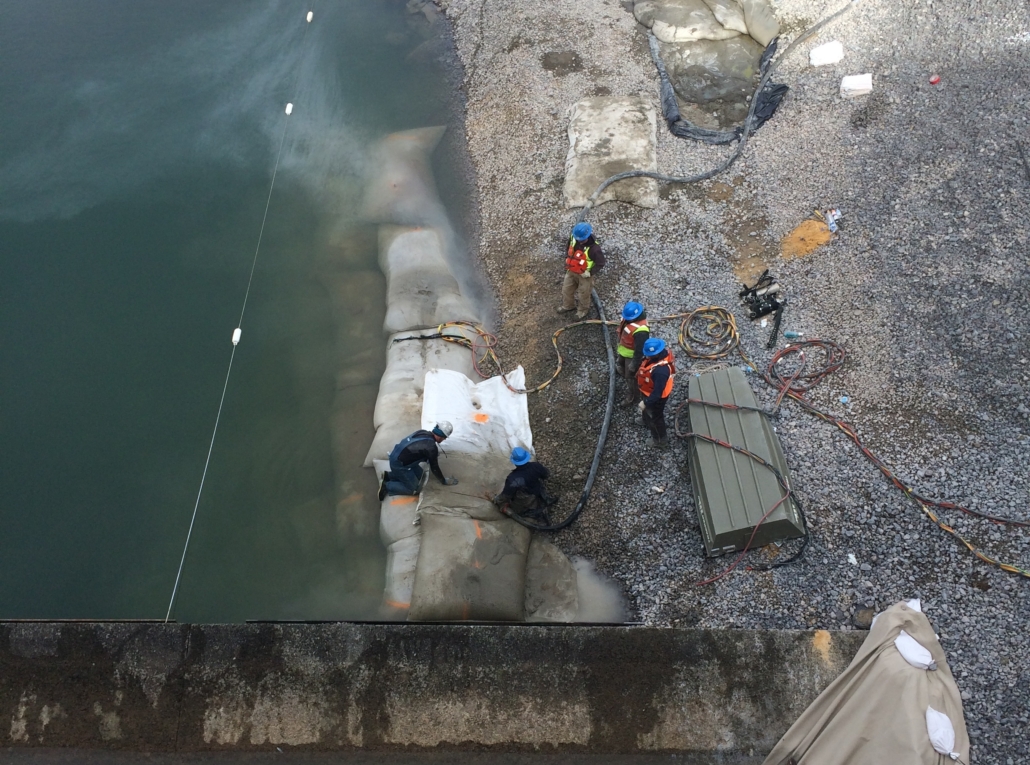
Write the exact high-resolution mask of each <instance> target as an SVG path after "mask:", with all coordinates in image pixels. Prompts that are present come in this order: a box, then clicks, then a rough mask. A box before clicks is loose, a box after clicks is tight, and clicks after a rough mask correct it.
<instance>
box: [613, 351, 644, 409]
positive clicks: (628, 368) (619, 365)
mask: <svg viewBox="0 0 1030 765" xmlns="http://www.w3.org/2000/svg"><path fill="white" fill-rule="evenodd" d="M615 371H616V372H618V373H619V376H620V377H622V378H623V379H624V380H625V381H626V395H625V396H624V397H623V399H622V403H623V404H635V403H637V400H638V397H639V395H640V389H639V388H637V370H636V369H635V368H634V366H633V359H628V358H626V357H625V356H620V355H619V354H617V353H616V354H615Z"/></svg>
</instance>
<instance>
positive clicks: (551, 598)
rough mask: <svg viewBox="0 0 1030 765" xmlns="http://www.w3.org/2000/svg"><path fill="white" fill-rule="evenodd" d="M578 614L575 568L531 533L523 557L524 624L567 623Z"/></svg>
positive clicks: (549, 544) (557, 550)
mask: <svg viewBox="0 0 1030 765" xmlns="http://www.w3.org/2000/svg"><path fill="white" fill-rule="evenodd" d="M578 612H579V590H578V587H577V582H576V569H575V568H573V566H572V561H570V560H569V559H568V558H567V557H566V555H565V553H563V552H562V551H561V550H559V549H558V548H557V547H555V546H554V544H552V543H551V542H549V541H548V540H547V539H546V538H545V537H544V536H543V535H542V534H534V535H533V537H532V539H531V540H530V543H529V555H528V556H527V558H526V621H527V622H559V623H563V624H565V623H568V622H573V621H575V620H576V614H577V613H578Z"/></svg>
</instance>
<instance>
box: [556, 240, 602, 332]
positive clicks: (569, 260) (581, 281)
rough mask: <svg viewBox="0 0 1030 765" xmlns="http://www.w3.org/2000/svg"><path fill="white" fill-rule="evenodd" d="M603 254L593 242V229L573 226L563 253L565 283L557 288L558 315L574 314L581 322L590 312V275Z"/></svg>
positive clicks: (595, 241) (596, 269)
mask: <svg viewBox="0 0 1030 765" xmlns="http://www.w3.org/2000/svg"><path fill="white" fill-rule="evenodd" d="M604 262H605V261H604V253H603V252H601V245H599V244H598V243H597V240H596V239H594V229H593V228H592V227H591V226H590V224H589V223H585V222H584V223H577V224H576V225H575V226H574V227H573V228H572V235H571V236H570V237H569V247H568V249H567V250H566V253H565V280H564V281H563V282H562V285H561V307H560V308H558V313H568V312H569V311H572V310H575V311H576V318H577V319H585V318H586V317H587V314H588V313H590V292H591V290H593V288H594V286H593V274H594V272H595V271H600V270H601V269H602V268H604Z"/></svg>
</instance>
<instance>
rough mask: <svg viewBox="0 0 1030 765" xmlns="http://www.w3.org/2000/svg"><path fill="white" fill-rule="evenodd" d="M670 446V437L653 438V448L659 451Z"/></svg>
mask: <svg viewBox="0 0 1030 765" xmlns="http://www.w3.org/2000/svg"><path fill="white" fill-rule="evenodd" d="M668 445H669V437H668V436H662V437H661V438H653V437H652V438H651V446H654V447H656V448H658V449H664V448H666V447H667V446H668Z"/></svg>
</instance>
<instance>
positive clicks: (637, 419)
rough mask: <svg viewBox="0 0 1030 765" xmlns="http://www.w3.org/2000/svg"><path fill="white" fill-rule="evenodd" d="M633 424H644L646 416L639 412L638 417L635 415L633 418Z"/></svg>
mask: <svg viewBox="0 0 1030 765" xmlns="http://www.w3.org/2000/svg"><path fill="white" fill-rule="evenodd" d="M633 424H634V425H643V424H644V417H643V415H640V414H638V415H637V416H636V417H634V418H633Z"/></svg>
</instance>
